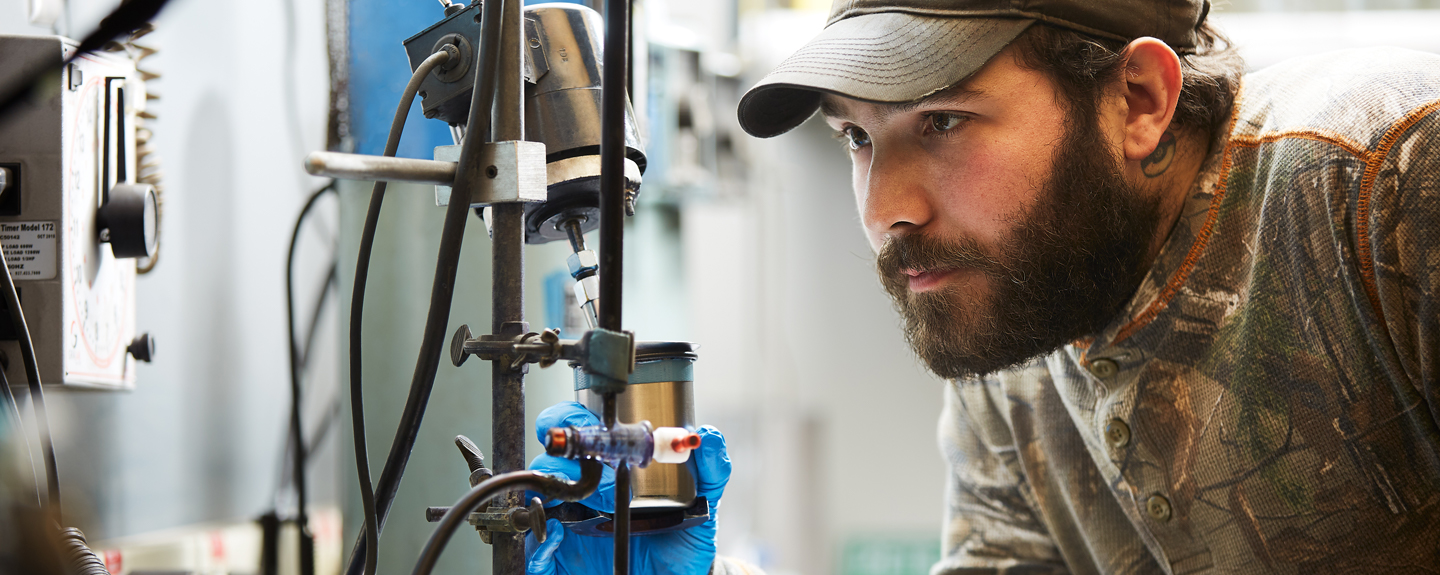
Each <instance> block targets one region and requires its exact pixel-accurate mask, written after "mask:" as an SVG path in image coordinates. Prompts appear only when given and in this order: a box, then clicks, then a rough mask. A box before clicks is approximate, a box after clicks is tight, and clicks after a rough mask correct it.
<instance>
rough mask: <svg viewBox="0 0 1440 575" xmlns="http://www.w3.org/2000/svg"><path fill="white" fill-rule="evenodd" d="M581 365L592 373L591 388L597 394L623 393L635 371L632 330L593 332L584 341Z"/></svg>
mask: <svg viewBox="0 0 1440 575" xmlns="http://www.w3.org/2000/svg"><path fill="white" fill-rule="evenodd" d="M580 348H581V350H583V351H582V353H583V356H582V357H581V358H580V360H579V361H580V363H581V364H583V365H584V366H585V371H586V372H588V373H589V374H591V375H592V376H596V377H592V378H591V384H590V387H591V388H592V389H595V391H596V392H597V393H608V392H619V391H623V390H624V387H625V385H626V383H628V382H629V381H630V374H631V373H632V372H634V371H635V334H634V333H631V332H628V331H610V330H608V329H604V328H596V329H592V330H590V331H589V332H586V334H585V336H584V337H582V338H580Z"/></svg>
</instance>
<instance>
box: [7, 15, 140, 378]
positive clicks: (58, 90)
mask: <svg viewBox="0 0 1440 575" xmlns="http://www.w3.org/2000/svg"><path fill="white" fill-rule="evenodd" d="M77 47H78V44H77V43H76V42H74V41H72V40H69V39H66V38H62V37H59V36H9V35H0V86H8V85H10V84H12V83H13V82H16V81H19V80H21V78H22V77H23V74H25V73H26V72H28V71H29V70H31V69H34V68H36V67H42V66H43V67H51V68H54V69H57V70H60V73H59V74H54V75H51V76H48V77H46V78H45V79H44V80H42V82H43V83H44V89H42V90H39V91H37V93H39V94H44V97H43V98H42V99H39V100H38V101H37V100H34V99H32V100H30V101H28V102H21V103H17V104H15V105H14V107H13V108H12V109H11V110H10V111H9V113H7V114H6V115H5V116H4V117H0V173H3V176H0V180H3V183H0V245H3V249H4V250H5V256H6V260H7V262H8V265H9V268H10V274H11V275H12V277H13V278H14V280H15V284H16V289H17V290H18V291H19V293H20V298H21V301H22V302H23V304H24V310H25V316H26V320H27V324H28V326H29V328H30V330H31V332H32V337H33V338H34V340H35V341H38V342H44V344H43V345H37V346H36V347H35V354H36V360H37V367H38V369H39V375H40V378H41V381H43V382H44V383H48V384H67V385H77V386H84V387H100V388H110V389H115V388H129V387H133V386H134V385H135V362H136V361H149V360H150V356H151V353H152V352H153V341H152V340H151V339H150V336H149V335H148V334H145V333H142V332H141V330H140V329H138V326H137V318H136V315H135V275H136V258H147V257H149V256H151V255H153V254H154V253H155V250H156V248H157V232H158V225H157V221H158V211H159V205H158V199H157V196H156V189H155V186H154V184H153V183H146V182H143V181H141V180H142V175H141V173H140V171H141V169H142V168H143V165H142V164H141V163H140V162H139V161H138V160H139V158H140V157H141V156H151V155H153V152H151V151H150V149H149V148H148V147H142V146H139V145H137V142H138V143H145V141H146V140H148V139H149V137H150V134H149V132H148V130H144V129H140V128H139V122H140V120H141V119H142V117H143V116H145V115H147V114H146V112H145V105H146V95H147V93H146V88H145V79H144V78H143V77H142V74H141V73H140V72H138V71H137V70H136V68H135V61H134V59H133V58H132V57H131V55H130V53H128V52H126V51H125V50H124V49H123V46H122V45H117V46H116V48H117V49H116V50H114V51H97V52H92V53H88V54H83V55H81V56H79V57H76V58H74V59H73V61H70V62H69V63H68V64H64V65H63V66H62V64H63V63H64V62H65V61H66V60H69V59H70V58H71V56H72V55H74V54H75V52H76V50H77ZM152 181H153V180H152ZM16 340H17V334H16V333H15V332H14V330H13V329H11V328H10V322H9V321H3V320H0V351H3V352H4V355H5V357H8V358H11V360H10V361H7V362H4V363H7V364H8V365H7V366H6V368H5V375H6V378H7V379H9V380H10V381H16V382H19V381H25V379H26V376H25V371H24V367H23V366H22V365H21V362H20V361H16V360H18V359H19V358H20V356H21V351H20V347H19V344H18V343H16Z"/></svg>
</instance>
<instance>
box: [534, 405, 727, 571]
mask: <svg viewBox="0 0 1440 575" xmlns="http://www.w3.org/2000/svg"><path fill="white" fill-rule="evenodd" d="M565 425H573V426H576V427H583V426H587V425H600V418H598V417H596V416H595V414H593V413H590V411H589V410H587V409H585V407H584V406H582V405H580V404H578V403H574V402H569V403H561V404H558V405H553V406H551V407H549V408H548V409H546V410H545V411H542V412H540V416H539V417H538V418H536V421H535V427H536V430H535V431H536V437H537V438H538V439H539V440H540V442H541V443H544V442H545V433H546V431H547V430H549V429H550V428H551V427H560V426H565ZM695 433H697V434H699V435H700V447H699V448H698V449H696V450H695V451H693V452H691V453H690V460H689V461H687V462H685V465H689V466H690V471H691V473H692V474H693V475H694V476H695V492H696V494H697V495H699V496H701V497H704V498H705V499H706V500H707V501H709V502H710V519H709V520H708V521H706V522H705V523H702V524H700V525H696V526H694V527H691V528H689V529H685V530H681V531H670V532H666V533H657V534H653V535H632V536H631V537H630V567H631V570H632V572H634V573H640V574H645V575H650V574H675V575H704V574H705V573H707V572H709V571H710V564H711V562H713V561H714V560H715V514H716V512H717V511H718V510H719V508H720V496H721V495H722V494H723V493H724V492H725V484H726V483H728V482H729V481H730V456H729V455H727V454H726V453H725V436H723V435H721V434H720V431H719V430H717V429H715V428H714V427H710V426H708V425H707V426H704V427H701V428H700V429H697V430H695ZM530 469H533V470H535V471H541V472H544V473H548V474H551V475H555V476H557V477H564V478H566V479H569V480H571V481H574V480H577V479H579V478H580V463H579V462H576V461H571V460H569V459H564V458H560V457H553V456H550V455H541V456H539V457H536V458H535V460H534V461H532V462H530ZM535 495H536V494H533V493H527V494H526V497H525V498H526V499H527V500H528V499H529V498H530V497H534V496H535ZM559 503H560V502H559V501H547V502H546V506H551V505H558V504H559ZM580 503H582V504H584V505H585V506H586V507H589V508H591V509H595V510H597V511H603V512H605V513H614V512H615V471H614V470H613V469H611V468H610V467H609V466H606V467H605V473H604V475H603V476H602V479H601V480H600V487H599V489H596V491H595V494H594V495H591V496H590V497H587V498H585V499H583V500H581V501H580ZM545 527H546V531H545V542H544V543H539V544H537V543H536V542H535V536H534V535H533V534H526V536H525V556H526V557H527V560H526V565H525V572H526V573H527V574H530V575H579V574H593V575H603V574H609V573H611V572H612V570H611V566H612V565H613V562H614V555H615V540H614V539H611V538H609V537H590V536H585V535H577V534H575V533H572V532H570V531H569V530H567V529H565V528H564V526H562V525H561V524H560V521H559V520H556V519H550V520H548V521H546V525H545Z"/></svg>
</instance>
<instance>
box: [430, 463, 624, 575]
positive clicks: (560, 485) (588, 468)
mask: <svg viewBox="0 0 1440 575" xmlns="http://www.w3.org/2000/svg"><path fill="white" fill-rule="evenodd" d="M600 476H601V473H600V462H598V461H594V460H585V461H581V462H580V480H579V481H576V482H574V483H571V482H568V481H564V480H561V479H556V478H554V477H550V476H548V475H545V474H542V473H540V472H538V471H528V470H527V471H512V472H510V473H505V474H501V475H496V476H495V477H492V478H490V479H487V480H485V481H482V482H480V484H479V485H476V486H475V487H473V488H471V489H470V491H468V492H466V493H465V495H464V496H462V497H461V498H460V500H459V501H457V502H455V505H453V506H451V507H450V510H449V511H446V512H445V516H444V517H441V518H440V524H439V525H436V526H435V531H434V532H432V533H431V534H430V539H429V540H427V541H426V542H425V548H424V549H423V550H421V551H420V558H419V559H418V560H417V561H416V562H415V569H414V570H413V571H412V572H411V573H412V575H429V573H430V572H431V571H433V570H434V569H435V563H436V562H437V561H439V560H440V553H441V552H443V551H444V550H445V545H446V544H447V543H449V542H450V536H451V535H454V534H455V530H456V529H458V528H459V527H460V524H462V523H464V522H465V519H466V517H467V516H469V515H470V512H471V511H474V510H475V509H476V508H477V507H479V506H480V504H482V503H484V502H486V501H488V500H490V499H491V498H493V497H495V496H496V495H499V494H500V493H503V492H506V491H516V490H524V489H530V490H532V491H538V492H540V493H541V494H542V495H544V496H545V497H548V498H551V499H559V500H561V501H579V500H580V499H582V498H584V497H586V496H588V495H590V494H591V493H594V492H595V488H596V487H597V486H598V485H599V484H600ZM538 528H539V529H544V528H545V526H544V525H540V526H538ZM495 535H497V536H498V535H500V534H499V533H496V534H495Z"/></svg>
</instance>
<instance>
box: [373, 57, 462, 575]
mask: <svg viewBox="0 0 1440 575" xmlns="http://www.w3.org/2000/svg"><path fill="white" fill-rule="evenodd" d="M449 59H450V55H449V54H448V53H446V52H443V51H442V52H436V53H434V54H431V55H430V56H429V57H428V58H425V61H423V62H421V63H420V65H419V66H417V67H416V68H415V73H414V74H411V75H410V82H409V83H408V84H406V85H405V91H404V93H402V94H401V95H400V104H399V106H397V107H396V108H395V118H394V120H393V121H392V122H391V123H390V135H389V137H387V138H386V140H385V155H386V156H394V155H395V151H396V150H397V149H399V147H400V133H401V131H402V130H404V128H405V117H406V116H407V115H408V114H409V112H410V105H411V104H412V103H414V101H415V94H416V92H419V91H420V82H421V81H423V80H424V79H425V77H426V76H428V75H429V74H430V71H431V70H433V69H435V67H437V66H439V65H441V64H444V63H445V62H446V61H448V60H449ZM385 184H386V183H385V182H383V181H381V182H375V187H374V189H373V190H372V191H371V192H370V208H369V209H368V210H367V211H366V212H365V227H364V229H363V230H362V231H361V232H360V255H359V256H358V257H357V258H356V261H355V287H354V291H353V293H352V295H351V299H350V421H351V425H352V431H353V432H354V436H355V467H356V471H357V473H358V474H359V476H360V501H361V506H362V507H363V508H364V513H365V517H364V519H365V530H364V531H365V533H364V539H363V543H357V544H356V546H355V550H356V551H357V552H358V551H360V550H361V549H362V546H363V552H364V557H365V560H364V569H365V575H374V573H375V549H376V547H377V546H378V545H379V542H380V526H381V525H380V524H381V520H379V519H378V516H377V513H376V499H375V491H374V488H373V487H372V486H371V484H370V456H369V453H368V452H367V451H366V449H367V448H366V444H365V401H364V398H363V396H362V394H361V390H362V388H361V380H360V369H361V361H360V360H361V357H362V355H361V351H362V349H361V345H360V326H361V318H362V317H364V313H365V280H366V277H367V276H368V275H369V273H370V252H371V250H372V248H373V246H374V243H375V228H376V226H378V225H379V223H380V206H381V205H382V204H383V203H384V201H385ZM464 203H465V202H451V209H450V210H447V211H446V218H445V231H446V232H449V231H450V219H451V218H450V217H449V212H452V211H455V210H454V209H453V208H454V205H456V204H464ZM468 207H469V206H468V205H465V206H463V207H462V209H461V210H460V211H461V213H462V216H463V213H464V211H465V209H463V208H468ZM461 225H462V227H461V233H462V234H463V233H464V227H463V225H464V222H463V221H462V222H461ZM451 243H455V244H458V243H459V242H458V241H455V242H451ZM445 246H446V242H445V239H444V238H443V237H442V239H441V243H440V249H441V256H442V258H443V256H444V255H445ZM455 260H456V264H457V265H458V260H459V246H458V245H457V246H456V249H455ZM440 263H441V264H443V263H444V261H443V259H442V261H441V262H440ZM443 267H445V266H444V265H440V266H437V268H436V270H435V275H436V278H437V283H438V279H439V277H440V275H441V271H442V270H441V268H443ZM454 267H455V266H453V265H452V266H451V272H450V280H449V281H447V282H446V284H448V285H449V289H451V290H453V289H454V287H453V284H454V283H455V282H454V278H455V274H454V269H453V268H454ZM437 287H438V286H437ZM431 297H432V301H431V302H430V305H431V308H432V309H431V311H432V315H433V312H434V309H433V308H434V306H435V301H434V300H433V298H434V295H433V294H432V295H431ZM449 308H450V298H449V297H448V296H447V297H446V298H445V315H447V316H448V315H449V312H450V309H449ZM444 328H445V325H444V322H441V325H440V329H442V330H443V329H444ZM429 332H430V326H429V325H428V324H427V325H426V336H425V339H426V340H427V341H428V340H429V339H430V336H429ZM425 351H426V349H425V346H424V345H423V344H422V345H421V354H422V359H423V357H424V355H423V354H424V352H425ZM435 356H436V361H437V362H438V361H439V351H438V350H437V351H436V352H435ZM418 367H419V366H417V369H418ZM432 372H433V369H432ZM432 381H433V377H432ZM414 392H415V390H414V386H413V385H412V387H411V396H412V397H413V396H414ZM425 396H426V399H428V398H429V389H428V386H426V390H425ZM405 407H406V412H407V414H408V413H409V411H410V405H409V403H407V404H406V406H405ZM421 409H422V410H423V407H422V408H421ZM403 421H404V420H403V419H402V425H403ZM417 427H418V425H417ZM399 435H400V434H397V436H396V441H397V442H398V441H399V439H400V437H399ZM412 444H413V442H412ZM391 454H392V457H393V455H394V449H393V448H392V450H391ZM408 455H409V453H408V449H407V453H406V456H407V457H408ZM389 463H390V462H389V460H388V459H387V460H386V469H385V471H388V470H389V467H390V465H389ZM402 467H403V464H402ZM380 479H381V485H385V473H384V471H382V473H381V476H380ZM386 503H387V506H388V503H389V502H388V501H387V502H386ZM355 559H356V557H355V556H353V555H352V557H351V561H350V567H351V568H350V569H347V570H346V573H353V568H354V567H355Z"/></svg>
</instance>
